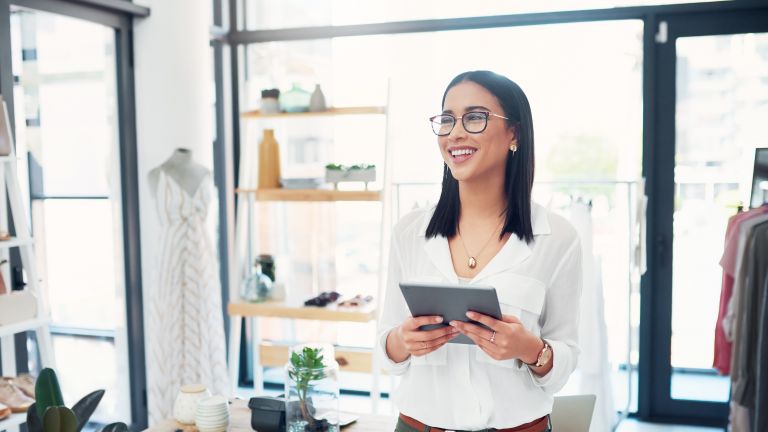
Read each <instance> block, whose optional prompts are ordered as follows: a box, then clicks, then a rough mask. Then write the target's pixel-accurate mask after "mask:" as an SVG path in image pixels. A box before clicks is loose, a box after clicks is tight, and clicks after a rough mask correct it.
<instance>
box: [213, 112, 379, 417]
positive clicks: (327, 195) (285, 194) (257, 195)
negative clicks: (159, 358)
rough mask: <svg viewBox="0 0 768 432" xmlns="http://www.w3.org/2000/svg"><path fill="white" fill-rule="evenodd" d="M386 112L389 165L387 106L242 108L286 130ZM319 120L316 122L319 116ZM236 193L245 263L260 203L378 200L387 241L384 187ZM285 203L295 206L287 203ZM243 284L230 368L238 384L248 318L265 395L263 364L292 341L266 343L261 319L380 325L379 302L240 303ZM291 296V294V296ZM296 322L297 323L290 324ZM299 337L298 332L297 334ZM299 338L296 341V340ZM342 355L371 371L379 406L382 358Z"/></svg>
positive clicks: (282, 355) (279, 357)
mask: <svg viewBox="0 0 768 432" xmlns="http://www.w3.org/2000/svg"><path fill="white" fill-rule="evenodd" d="M365 115H368V116H370V115H373V116H383V118H384V120H385V124H384V141H385V146H384V148H383V152H384V164H383V166H384V167H386V166H387V165H388V161H389V158H390V156H391V152H390V150H389V149H388V146H387V144H386V143H387V136H386V135H387V131H388V129H389V124H388V119H387V109H386V107H385V106H356V107H335V108H329V109H328V110H326V111H322V112H303V113H274V114H265V113H261V112H259V111H247V112H241V113H240V117H241V118H242V119H243V120H251V121H262V120H264V119H268V120H272V119H278V120H281V121H283V120H285V122H284V123H281V126H280V127H281V128H288V129H289V128H290V127H291V123H290V121H298V122H302V121H305V119H314V118H323V117H325V118H326V119H327V118H328V117H331V116H365ZM313 121H314V120H313ZM247 163H248V161H247V159H241V164H247ZM247 168H248V166H247V165H242V166H241V169H242V170H243V171H242V172H249V171H248V170H247ZM383 172H384V177H385V178H384V182H383V183H384V184H386V183H387V179H386V175H387V174H386V172H387V171H386V170H384V171H383ZM236 193H237V194H239V195H240V198H244V199H242V200H241V201H240V202H242V203H243V205H244V206H245V211H244V213H245V214H243V215H239V217H240V218H244V219H240V220H243V221H245V223H244V224H242V225H241V227H242V228H243V231H244V232H242V233H241V232H239V231H238V234H237V235H240V236H245V238H246V239H248V240H246V242H245V249H246V250H245V253H244V254H243V255H244V256H242V257H240V260H242V261H244V262H245V263H249V264H250V263H253V258H254V257H253V250H252V244H251V242H250V239H251V235H252V233H253V232H254V228H253V225H254V221H253V218H252V215H253V214H254V210H253V209H254V207H255V206H257V205H258V204H259V203H261V202H279V203H292V202H293V203H295V202H306V203H313V202H314V203H324V202H344V201H353V202H378V203H380V204H381V218H382V219H381V220H382V224H381V233H380V234H381V235H380V240H381V242H382V243H383V242H384V241H386V240H385V239H384V237H385V235H384V232H385V228H384V225H385V224H384V220H385V219H386V210H387V209H386V205H385V203H384V193H383V192H382V191H381V190H336V189H283V188H276V189H255V188H239V189H236ZM285 207H290V205H286V206H285ZM383 260H384V258H383V256H380V257H379V261H380V265H381V266H382V268H383ZM381 278H382V275H381V274H380V275H379V287H378V288H379V291H378V293H377V297H378V298H380V297H381V287H382V286H383V279H381ZM237 290H238V288H237V285H234V284H233V285H231V286H230V298H231V299H233V302H232V303H229V304H228V305H227V314H228V315H229V316H230V335H229V347H230V359H229V372H230V376H231V378H232V382H233V383H234V382H237V379H238V375H237V373H238V371H239V359H240V349H241V344H240V339H241V332H242V324H243V322H244V321H245V322H247V323H248V324H250V333H251V340H252V344H251V349H252V350H253V351H252V358H253V359H254V361H253V377H254V392H255V393H257V394H258V393H260V392H262V391H263V374H264V371H263V368H264V367H265V366H269V367H282V366H284V365H285V363H286V361H287V359H288V352H289V346H290V344H279V343H275V342H274V341H265V340H263V339H262V338H261V335H260V331H259V320H260V318H267V317H269V318H282V319H285V320H286V321H288V323H290V322H295V320H315V321H325V322H347V323H363V324H364V323H375V321H376V318H377V313H376V305H375V304H370V305H366V306H364V307H362V308H339V307H336V306H333V305H331V306H326V307H322V308H320V307H308V306H304V305H303V304H286V303H283V302H264V303H247V302H243V301H239V297H238V291H237ZM289 298H290V297H289ZM289 325H292V324H289ZM291 337H293V335H292V336H291ZM296 342H297V341H291V344H295V343H296ZM336 359H337V361H338V362H339V365H340V367H341V370H343V371H351V372H365V373H370V374H371V375H372V381H371V390H372V391H371V395H372V396H371V403H372V410H375V409H376V406H377V403H378V400H379V394H380V392H379V376H380V373H381V367H380V365H379V360H378V359H377V357H376V356H375V355H374V354H373V351H372V350H371V349H370V348H365V347H362V348H341V347H336Z"/></svg>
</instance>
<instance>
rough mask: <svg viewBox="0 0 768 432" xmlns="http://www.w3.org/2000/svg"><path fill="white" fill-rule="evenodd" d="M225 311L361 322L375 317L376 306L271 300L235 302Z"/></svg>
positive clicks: (250, 315) (251, 314)
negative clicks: (301, 304)
mask: <svg viewBox="0 0 768 432" xmlns="http://www.w3.org/2000/svg"><path fill="white" fill-rule="evenodd" d="M227 312H228V313H229V315H239V316H244V317H255V316H258V317H273V318H295V319H306V320H320V321H346V322H362V323H365V322H369V321H373V320H375V319H376V308H375V306H373V305H368V306H366V307H363V308H338V307H337V306H335V305H330V306H326V307H316V306H298V305H287V304H285V303H282V302H273V301H269V302H264V303H245V302H236V303H230V304H229V306H228V307H227Z"/></svg>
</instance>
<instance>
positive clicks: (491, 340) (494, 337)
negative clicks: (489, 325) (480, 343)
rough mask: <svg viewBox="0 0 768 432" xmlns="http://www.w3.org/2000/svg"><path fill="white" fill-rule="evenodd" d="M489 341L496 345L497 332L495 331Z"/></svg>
mask: <svg viewBox="0 0 768 432" xmlns="http://www.w3.org/2000/svg"><path fill="white" fill-rule="evenodd" d="M488 340H489V341H490V342H491V343H495V342H494V341H495V340H496V330H494V331H493V333H491V338H490V339H488Z"/></svg>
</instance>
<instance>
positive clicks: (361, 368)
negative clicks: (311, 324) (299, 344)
mask: <svg viewBox="0 0 768 432" xmlns="http://www.w3.org/2000/svg"><path fill="white" fill-rule="evenodd" d="M289 349H290V347H289V346H288V345H284V344H278V343H273V342H262V343H261V345H259V357H260V360H259V364H260V365H261V366H268V367H282V366H285V364H286V363H287V362H288V352H289ZM334 353H335V355H336V361H337V362H338V363H339V369H340V370H342V371H344V372H365V373H370V372H371V371H372V370H373V352H371V350H370V349H366V348H345V347H335V350H334Z"/></svg>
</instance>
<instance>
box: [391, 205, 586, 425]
mask: <svg viewBox="0 0 768 432" xmlns="http://www.w3.org/2000/svg"><path fill="white" fill-rule="evenodd" d="M433 212H434V207H433V208H432V209H421V210H416V211H414V212H412V213H409V214H408V215H406V216H404V217H403V218H402V219H401V220H400V221H399V222H398V223H397V224H396V225H395V227H394V230H393V233H392V246H391V250H390V259H389V275H388V280H387V286H386V297H385V301H384V306H383V309H382V313H381V317H380V320H379V330H380V332H379V335H378V344H377V355H379V356H380V358H381V359H382V362H381V363H382V364H383V365H384V368H385V370H387V371H388V372H389V373H391V374H394V375H401V376H402V380H401V382H400V385H399V387H398V388H397V389H396V390H395V392H394V393H393V401H394V403H395V405H396V406H397V408H398V409H399V411H400V412H401V413H403V414H406V415H408V416H410V417H413V418H415V419H416V420H419V421H421V422H422V423H424V424H427V425H430V426H435V427H440V428H443V429H451V430H474V429H484V428H499V429H501V428H510V427H515V426H518V425H521V424H525V423H528V422H530V421H532V420H535V419H537V418H540V417H542V416H544V415H547V414H549V413H550V412H551V411H552V402H553V394H554V393H555V392H557V391H558V390H560V389H561V388H562V387H563V386H564V385H565V383H566V381H567V380H568V377H569V375H570V374H571V372H573V370H574V369H575V367H576V361H577V358H578V354H579V348H578V327H579V326H578V320H579V300H580V295H581V279H582V278H581V246H580V242H579V238H578V234H577V233H576V231H575V230H574V229H573V227H572V226H571V225H570V224H569V223H568V222H567V221H566V220H565V219H563V218H562V217H560V216H557V215H555V214H552V213H551V212H549V211H548V210H546V209H545V208H543V207H541V206H539V205H536V204H533V205H532V211H531V218H532V225H533V235H534V241H533V242H532V243H531V244H526V243H525V241H523V240H520V239H519V238H518V237H517V236H516V235H514V234H513V235H511V236H510V237H509V240H508V241H507V242H506V243H505V244H504V245H503V246H502V248H501V250H500V251H499V252H498V253H497V254H496V256H495V257H493V259H492V260H491V261H490V262H489V263H488V264H487V265H486V266H485V267H484V268H483V269H482V270H481V271H480V273H478V274H477V276H475V277H474V278H473V279H472V280H471V281H470V282H469V284H470V286H471V285H485V286H488V285H490V286H493V287H494V288H496V292H497V295H498V297H499V302H500V303H501V310H502V313H504V314H508V315H515V316H517V317H518V318H519V319H520V320H521V322H522V323H523V324H524V325H525V327H526V328H527V329H528V330H529V331H531V332H533V333H534V334H536V335H540V336H541V337H542V338H543V339H545V340H546V341H547V342H548V343H549V344H550V346H551V347H552V350H553V354H554V360H553V367H552V370H551V371H550V372H549V373H548V374H547V375H545V376H543V377H539V376H536V375H534V374H533V372H532V371H531V370H530V369H529V368H528V366H527V365H525V364H524V363H522V362H521V361H520V360H518V359H512V360H502V361H497V360H494V359H492V358H491V357H489V356H488V355H487V354H485V352H484V351H482V350H481V349H480V348H478V347H477V346H476V345H465V344H454V343H449V344H446V345H444V346H442V347H441V348H439V349H438V350H436V351H433V352H431V353H429V354H427V355H424V356H411V357H409V358H408V359H406V360H405V361H403V362H401V363H395V362H394V361H392V359H390V358H389V356H388V355H387V354H386V338H387V335H388V334H389V332H390V331H391V330H392V329H393V328H395V327H397V326H399V325H400V324H402V322H403V321H404V320H405V319H406V318H407V317H408V316H410V312H409V310H408V305H407V304H406V303H405V300H404V299H403V295H402V293H401V292H400V288H399V285H398V283H399V282H401V281H409V282H433V283H454V284H455V283H459V278H458V277H457V275H456V272H455V271H454V269H453V263H452V261H451V252H450V250H449V248H448V240H447V239H446V238H445V237H439V236H438V237H433V238H431V239H427V238H426V236H425V232H426V228H427V224H428V223H429V220H430V218H431V216H432V213H433Z"/></svg>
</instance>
